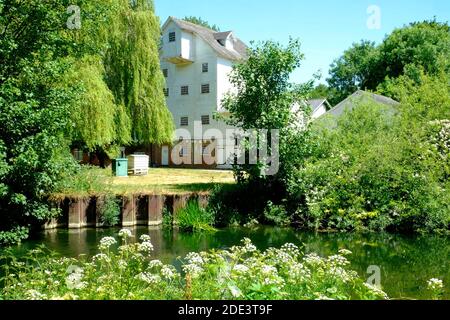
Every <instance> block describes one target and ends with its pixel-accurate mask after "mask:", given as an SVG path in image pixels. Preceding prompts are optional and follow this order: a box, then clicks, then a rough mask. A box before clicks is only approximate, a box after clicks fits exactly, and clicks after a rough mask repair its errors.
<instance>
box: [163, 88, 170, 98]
mask: <svg viewBox="0 0 450 320" xmlns="http://www.w3.org/2000/svg"><path fill="white" fill-rule="evenodd" d="M163 91H164V95H165V96H166V97H168V96H169V88H164V89H163Z"/></svg>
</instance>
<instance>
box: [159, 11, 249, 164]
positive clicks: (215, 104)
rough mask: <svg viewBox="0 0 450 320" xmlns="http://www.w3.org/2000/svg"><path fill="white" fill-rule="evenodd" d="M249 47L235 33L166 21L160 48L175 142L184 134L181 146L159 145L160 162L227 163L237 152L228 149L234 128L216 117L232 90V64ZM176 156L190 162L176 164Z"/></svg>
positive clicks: (177, 20) (244, 54) (187, 162)
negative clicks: (230, 74)
mask: <svg viewBox="0 0 450 320" xmlns="http://www.w3.org/2000/svg"><path fill="white" fill-rule="evenodd" d="M246 50H247V47H246V45H245V44H244V43H243V42H242V41H241V40H239V39H238V38H237V37H236V36H235V35H234V34H233V32H231V31H228V32H216V31H214V30H211V29H208V28H205V27H202V26H198V25H196V24H193V23H189V22H186V21H183V20H179V19H176V18H173V17H169V18H168V19H167V21H166V22H165V23H164V25H163V27H162V41H161V49H160V60H161V68H162V71H163V74H164V76H165V78H166V88H165V92H164V93H165V95H166V100H167V105H168V107H169V110H170V111H171V112H172V115H173V120H174V122H175V128H176V129H177V131H176V139H175V141H174V144H173V146H176V145H178V142H179V141H181V140H182V139H181V138H183V146H178V147H173V146H168V145H166V146H161V147H160V148H161V149H160V150H159V151H157V152H156V153H155V160H157V159H156V158H160V159H161V163H159V164H160V165H179V164H189V163H192V164H195V165H198V166H212V167H227V166H226V165H225V162H226V160H227V159H229V158H230V157H231V156H232V154H233V153H234V152H230V150H232V149H233V148H234V146H235V137H234V134H229V135H228V136H226V129H227V128H230V127H228V126H227V125H226V124H225V123H224V122H223V121H220V120H216V119H215V117H214V115H215V114H216V113H224V110H223V109H222V107H221V100H222V98H223V96H224V94H226V93H227V92H229V91H230V90H231V89H232V86H231V85H230V82H229V80H228V75H229V73H230V71H231V70H232V66H233V64H234V63H236V62H237V61H239V60H243V59H245V58H246ZM211 129H218V130H219V131H220V133H219V132H217V130H216V131H212V130H211ZM213 145H217V149H216V152H213V153H212V154H211V153H210V152H207V151H208V150H210V149H208V146H210V147H211V146H213ZM172 154H178V155H179V156H181V157H183V159H184V160H186V161H184V163H179V162H176V161H174V160H173V157H172ZM203 154H205V157H202V156H203ZM207 154H210V156H209V158H208V156H207ZM202 158H203V159H202ZM199 160H200V161H199ZM211 162H214V164H211Z"/></svg>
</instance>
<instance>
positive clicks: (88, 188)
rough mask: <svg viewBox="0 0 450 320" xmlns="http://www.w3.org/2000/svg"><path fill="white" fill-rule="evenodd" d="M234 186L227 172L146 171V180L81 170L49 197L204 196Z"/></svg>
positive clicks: (159, 169)
mask: <svg viewBox="0 0 450 320" xmlns="http://www.w3.org/2000/svg"><path fill="white" fill-rule="evenodd" d="M234 183H235V180H234V177H233V172H232V171H229V170H202V169H175V168H150V169H149V171H148V175H146V176H128V177H114V176H112V172H111V169H108V168H107V169H102V168H99V167H91V166H82V167H81V168H80V171H79V172H77V173H76V174H74V175H73V176H70V177H68V178H67V181H64V182H62V186H61V187H60V190H59V191H58V192H55V193H53V194H52V195H51V196H50V197H51V199H53V200H63V199H65V198H67V197H87V196H91V195H97V196H98V195H104V194H114V195H130V194H156V195H165V194H169V195H172V194H183V193H194V192H208V191H210V190H211V189H212V188H213V187H214V186H215V185H224V184H234Z"/></svg>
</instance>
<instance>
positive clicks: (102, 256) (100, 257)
mask: <svg viewBox="0 0 450 320" xmlns="http://www.w3.org/2000/svg"><path fill="white" fill-rule="evenodd" d="M92 260H93V261H102V260H103V261H106V262H110V261H111V259H110V258H109V257H108V256H107V255H106V254H104V253H98V254H96V255H95V256H94V257H93V258H92Z"/></svg>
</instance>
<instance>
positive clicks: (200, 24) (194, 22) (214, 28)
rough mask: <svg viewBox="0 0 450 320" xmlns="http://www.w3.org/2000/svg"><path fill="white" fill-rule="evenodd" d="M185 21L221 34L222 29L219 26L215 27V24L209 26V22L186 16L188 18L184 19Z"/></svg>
mask: <svg viewBox="0 0 450 320" xmlns="http://www.w3.org/2000/svg"><path fill="white" fill-rule="evenodd" d="M183 20H184V21H187V22H190V23H193V24H196V25H199V26H202V27H205V28H208V29H211V30H214V31H216V32H220V28H219V27H218V26H217V25H215V24H214V25H211V24H209V22H208V21H206V20H203V19H202V18H201V17H194V16H189V17H187V16H186V17H184V19H183Z"/></svg>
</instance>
